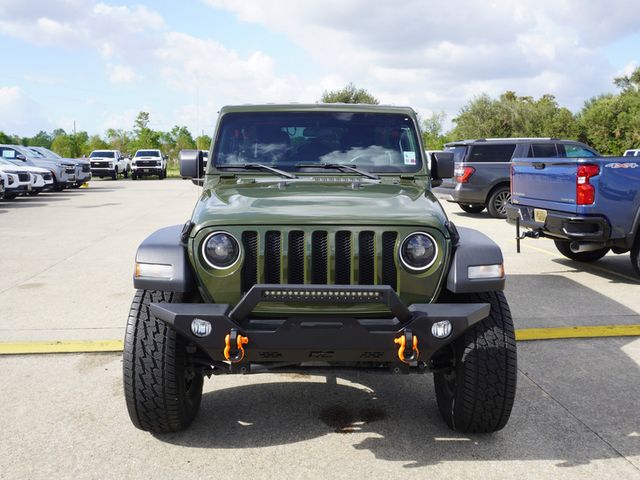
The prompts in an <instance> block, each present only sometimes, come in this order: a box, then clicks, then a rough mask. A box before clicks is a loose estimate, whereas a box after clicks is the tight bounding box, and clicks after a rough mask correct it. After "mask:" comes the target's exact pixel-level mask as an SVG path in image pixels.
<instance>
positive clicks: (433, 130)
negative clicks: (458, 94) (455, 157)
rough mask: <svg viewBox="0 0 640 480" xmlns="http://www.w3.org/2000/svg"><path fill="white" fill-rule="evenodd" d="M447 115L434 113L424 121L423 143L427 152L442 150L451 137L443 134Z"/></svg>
mask: <svg viewBox="0 0 640 480" xmlns="http://www.w3.org/2000/svg"><path fill="white" fill-rule="evenodd" d="M444 120H445V113H444V112H434V113H432V114H431V115H429V116H428V117H427V118H425V119H424V120H423V121H422V143H424V146H425V147H426V148H427V150H441V149H442V148H443V147H444V144H445V143H447V142H448V141H449V137H448V136H447V135H445V134H444V133H443V131H444V126H443V123H444Z"/></svg>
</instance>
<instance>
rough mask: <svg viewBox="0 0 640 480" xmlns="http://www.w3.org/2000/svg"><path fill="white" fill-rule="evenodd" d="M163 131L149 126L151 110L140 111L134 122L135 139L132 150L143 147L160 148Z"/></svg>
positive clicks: (131, 145) (131, 146)
mask: <svg viewBox="0 0 640 480" xmlns="http://www.w3.org/2000/svg"><path fill="white" fill-rule="evenodd" d="M161 136H162V133H161V132H157V131H155V130H152V129H151V128H149V112H140V113H138V116H137V117H136V119H135V120H134V122H133V140H132V141H131V144H130V148H131V150H140V149H142V148H160V137H161Z"/></svg>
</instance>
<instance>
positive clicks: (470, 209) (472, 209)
mask: <svg viewBox="0 0 640 480" xmlns="http://www.w3.org/2000/svg"><path fill="white" fill-rule="evenodd" d="M458 205H459V206H460V208H461V209H462V210H463V211H465V212H467V213H480V212H481V211H483V210H484V205H469V204H466V203H459V204H458Z"/></svg>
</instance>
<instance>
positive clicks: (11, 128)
mask: <svg viewBox="0 0 640 480" xmlns="http://www.w3.org/2000/svg"><path fill="white" fill-rule="evenodd" d="M0 125H1V126H2V127H1V128H0V129H1V130H2V131H4V132H5V133H11V134H14V133H15V134H18V135H33V133H35V132H34V131H33V130H34V128H33V126H34V125H38V126H39V127H38V129H40V130H47V129H49V128H51V123H50V122H49V121H48V119H46V118H45V117H44V116H43V114H42V110H41V108H40V105H39V104H38V103H36V102H35V101H34V100H32V99H31V98H29V97H28V96H26V95H25V94H24V92H23V91H22V89H21V88H20V87H18V86H9V87H0Z"/></svg>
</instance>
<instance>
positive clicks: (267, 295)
mask: <svg viewBox="0 0 640 480" xmlns="http://www.w3.org/2000/svg"><path fill="white" fill-rule="evenodd" d="M262 302H275V303H300V304H307V305H308V304H310V303H311V304H327V303H330V304H333V305H335V304H353V303H377V304H384V305H386V306H387V307H388V309H389V311H390V315H389V317H387V318H362V317H346V316H345V317H335V316H331V317H330V318H329V317H327V316H318V315H301V316H299V317H298V316H295V317H294V316H288V317H286V318H271V317H269V318H266V317H258V316H255V315H252V312H253V309H254V308H255V307H256V306H257V305H258V304H259V303H262ZM489 311H490V306H489V304H484V303H478V304H414V305H411V306H410V307H407V306H405V305H404V304H403V303H402V302H401V301H400V299H399V297H398V295H397V294H396V292H395V291H394V290H393V289H392V288H391V287H389V286H386V285H376V286H366V285H358V286H351V285H340V286H339V285H254V286H253V287H252V288H251V290H250V291H249V292H247V294H246V295H245V296H244V297H243V298H242V299H241V300H240V302H239V303H238V304H237V305H236V306H235V307H234V308H231V306H230V305H224V304H202V303H188V304H187V303H183V304H180V303H152V304H151V312H152V314H153V315H154V316H155V317H157V318H158V319H160V320H162V321H164V322H166V323H168V324H169V325H171V326H172V327H173V328H174V329H175V330H176V331H177V332H178V333H179V334H180V335H181V336H183V337H184V338H186V339H188V340H190V341H193V342H194V343H195V344H196V345H197V346H198V347H199V348H200V349H201V350H202V351H203V352H204V353H205V354H206V355H207V356H208V357H209V359H210V360H211V361H212V362H214V363H216V362H227V363H228V364H229V367H230V371H232V372H234V371H238V370H241V371H242V373H247V372H250V371H251V364H259V365H265V364H270V363H271V364H278V365H281V364H283V363H285V364H307V363H309V362H313V363H315V362H323V363H329V364H344V363H349V364H353V363H356V364H357V365H360V366H367V365H369V366H370V365H372V364H375V365H377V366H391V367H392V368H397V367H401V368H402V369H404V370H405V371H408V369H410V367H422V368H421V369H422V370H425V369H426V368H429V367H430V361H431V359H432V357H433V356H434V354H435V353H436V352H437V351H438V350H440V349H442V348H443V347H445V346H447V345H448V344H450V343H451V342H452V341H453V340H455V339H456V338H457V337H458V336H460V335H461V334H462V333H464V332H465V331H466V330H467V329H468V328H469V327H471V326H472V325H474V324H475V323H477V322H479V321H481V320H483V319H484V318H486V317H487V316H488V315H489ZM195 319H199V320H204V321H206V322H209V323H210V325H211V331H210V333H209V334H208V335H206V336H204V337H199V336H196V335H194V333H193V332H192V330H191V328H192V322H193V321H194V320H195ZM445 320H447V321H449V322H450V324H451V333H450V334H449V335H448V336H447V337H446V338H437V337H436V336H434V335H433V333H432V326H433V324H434V323H436V322H442V321H445ZM233 332H235V333H236V334H237V335H242V336H243V337H246V338H248V343H247V345H246V346H245V347H244V352H243V356H242V358H241V359H240V360H238V359H237V358H236V359H235V361H234V359H233V358H232V359H231V361H228V360H229V358H228V357H226V356H225V352H224V351H225V347H226V341H225V338H226V337H227V335H229V334H231V335H233V334H234V333H233ZM407 335H409V338H411V337H417V339H418V340H417V349H418V351H419V354H418V355H417V356H415V357H413V358H411V361H406V360H407V359H406V358H405V360H404V361H403V360H401V358H400V356H399V351H398V350H399V347H398V344H397V343H396V339H398V338H400V337H403V336H407ZM232 347H233V345H232Z"/></svg>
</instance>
